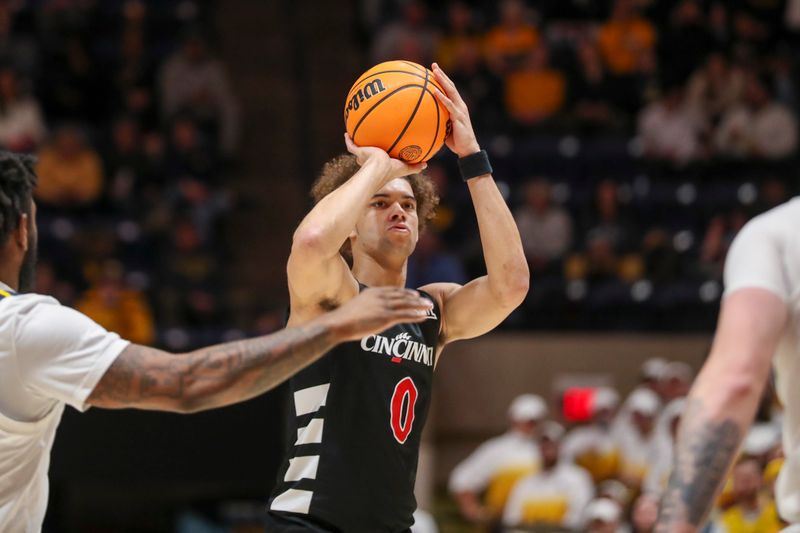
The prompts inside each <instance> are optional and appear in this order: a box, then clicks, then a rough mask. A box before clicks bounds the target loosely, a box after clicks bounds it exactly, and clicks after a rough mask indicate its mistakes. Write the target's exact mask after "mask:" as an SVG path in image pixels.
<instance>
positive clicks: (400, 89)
mask: <svg viewBox="0 0 800 533" xmlns="http://www.w3.org/2000/svg"><path fill="white" fill-rule="evenodd" d="M434 86H435V87H437V88H438V89H439V90H440V91H441V90H442V88H441V86H439V84H438V83H436V81H435V80H434V79H433V72H431V71H430V70H428V69H426V68H425V67H423V66H421V65H417V64H416V63H412V62H410V61H387V62H385V63H380V64H379V65H375V66H374V67H372V68H371V69H369V70H368V71H366V72H365V73H364V74H362V75H361V77H359V78H358V80H357V81H356V82H355V83H354V84H353V87H352V88H351V89H350V92H349V93H348V94H347V101H346V102H345V105H344V123H345V128H346V129H347V133H349V134H350V137H351V138H352V139H353V142H354V143H356V144H357V145H359V146H377V147H378V148H382V149H384V150H386V151H387V152H388V153H389V155H390V156H392V157H394V158H397V159H402V160H403V161H406V162H408V163H421V162H423V161H427V160H428V159H430V158H431V157H433V156H434V155H436V152H438V151H439V149H440V148H441V147H442V144H444V140H445V137H447V134H448V133H449V131H450V114H449V113H448V112H447V109H446V108H445V107H444V106H443V105H442V104H441V103H440V102H439V100H437V99H436V96H434V94H433V87H434ZM442 92H444V91H442Z"/></svg>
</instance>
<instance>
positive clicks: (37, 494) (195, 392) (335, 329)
mask: <svg viewBox="0 0 800 533" xmlns="http://www.w3.org/2000/svg"><path fill="white" fill-rule="evenodd" d="M35 181H36V178H35V175H34V172H33V166H32V161H31V159H30V158H26V157H23V156H16V155H11V154H7V153H6V154H0V531H15V532H17V531H20V532H25V533H29V532H35V531H40V530H41V526H42V520H43V518H44V513H45V508H46V507H47V495H48V489H47V469H48V465H49V461H50V448H51V447H52V444H53V439H54V437H55V431H56V427H57V426H58V423H59V421H60V419H61V414H62V412H63V410H64V406H65V404H69V405H71V406H73V407H75V408H76V409H79V410H81V411H83V410H85V409H87V408H88V407H90V406H98V407H107V408H114V409H116V408H124V407H135V408H139V409H153V410H161V411H175V412H181V413H189V412H194V411H200V410H204V409H212V408H214V407H220V406H223V405H228V404H232V403H235V402H239V401H243V400H246V399H248V398H252V397H254V396H257V395H259V394H261V393H262V392H264V391H266V390H268V389H270V388H271V387H273V386H275V385H277V384H278V383H280V382H281V381H283V380H284V379H286V378H287V377H289V375H291V374H292V373H293V372H296V371H297V370H299V369H300V368H302V367H303V366H305V365H307V364H309V363H311V362H312V361H314V360H315V359H317V358H318V357H319V356H320V355H321V354H323V353H324V352H326V351H327V350H329V349H330V348H332V347H333V346H335V345H336V344H337V343H338V342H341V341H346V340H351V339H358V338H361V337H363V336H364V335H368V334H370V333H376V332H378V331H381V330H383V329H385V328H386V327H389V326H391V325H392V324H396V323H398V322H403V323H408V322H419V321H421V320H424V319H425V316H426V315H427V313H428V312H429V310H430V309H431V306H430V304H429V302H428V301H426V300H424V299H423V298H421V297H420V296H419V295H417V294H413V291H405V290H401V289H397V288H384V289H374V290H371V291H369V292H367V291H365V292H364V293H362V294H361V295H360V296H359V297H358V298H357V299H354V300H352V301H350V302H348V303H346V304H345V305H342V306H341V307H340V308H339V309H337V310H335V311H333V312H331V313H328V314H325V315H323V314H320V315H319V316H318V317H316V318H315V319H314V320H311V321H308V322H305V323H304V324H303V325H302V326H299V327H293V328H288V329H285V330H283V331H280V332H278V333H275V334H272V335H267V336H264V337H259V338H255V339H251V340H243V341H237V342H231V343H227V344H221V345H218V346H212V347H210V348H203V349H200V350H196V351H194V352H190V353H183V354H170V353H166V352H162V351H160V350H156V349H154V348H148V347H145V346H137V345H134V344H131V343H129V342H127V341H125V340H123V339H121V338H120V337H119V336H118V335H116V334H114V333H109V332H107V331H105V330H104V329H103V328H101V327H100V326H98V325H97V324H96V323H94V322H92V321H91V320H90V319H89V318H87V317H86V316H84V315H82V314H80V313H78V312H77V311H74V310H72V309H69V308H67V307H62V306H60V305H59V304H58V302H57V301H56V300H54V299H53V298H49V297H47V296H41V295H38V294H32V293H28V294H21V293H24V292H27V291H28V290H29V289H30V288H31V282H32V279H33V271H34V264H35V258H36V235H37V231H36V222H35V218H36V206H35V205H34V203H33V201H32V199H31V192H32V190H33V187H34V185H35ZM18 291H19V293H18Z"/></svg>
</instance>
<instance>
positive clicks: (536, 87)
mask: <svg viewBox="0 0 800 533" xmlns="http://www.w3.org/2000/svg"><path fill="white" fill-rule="evenodd" d="M566 87H567V83H566V80H565V79H564V75H563V74H561V72H559V71H558V70H555V69H553V68H551V67H550V54H549V52H548V50H547V48H546V47H545V46H544V45H542V46H538V47H536V48H534V49H533V50H532V51H531V52H530V53H529V54H528V57H527V58H526V61H525V64H524V67H523V68H522V69H520V70H518V71H515V72H513V73H512V74H510V75H509V76H508V78H507V79H506V108H507V110H508V114H509V116H511V118H513V119H514V120H515V121H517V122H518V123H520V124H523V125H526V126H532V125H536V124H539V123H541V122H543V121H545V120H548V119H550V118H552V117H553V116H554V115H555V114H556V113H558V112H559V111H560V110H561V108H562V107H563V106H564V100H565V98H566Z"/></svg>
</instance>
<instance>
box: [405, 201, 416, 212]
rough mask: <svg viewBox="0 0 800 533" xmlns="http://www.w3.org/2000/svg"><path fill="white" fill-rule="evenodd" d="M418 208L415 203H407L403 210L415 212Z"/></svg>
mask: <svg viewBox="0 0 800 533" xmlns="http://www.w3.org/2000/svg"><path fill="white" fill-rule="evenodd" d="M416 208H417V206H416V204H414V202H406V203H405V204H403V209H408V210H409V211H414V210H415V209H416Z"/></svg>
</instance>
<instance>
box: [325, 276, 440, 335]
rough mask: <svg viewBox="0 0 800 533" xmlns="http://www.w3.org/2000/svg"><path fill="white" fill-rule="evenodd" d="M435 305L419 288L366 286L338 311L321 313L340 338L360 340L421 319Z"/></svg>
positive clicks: (423, 318)
mask: <svg viewBox="0 0 800 533" xmlns="http://www.w3.org/2000/svg"><path fill="white" fill-rule="evenodd" d="M431 309H433V304H432V303H431V301H430V300H428V299H426V298H423V297H422V296H420V294H419V293H418V292H417V291H413V290H410V289H401V288H399V287H377V288H371V289H366V290H364V291H362V292H361V293H360V294H359V295H358V296H356V297H355V298H353V299H352V300H350V301H349V302H347V303H345V304H344V305H342V306H341V307H339V308H338V309H336V310H335V311H332V312H330V313H328V314H326V315H323V316H322V317H320V320H322V321H323V322H326V323H328V324H330V325H331V326H332V329H333V331H334V335H336V338H337V340H341V341H348V340H358V339H361V338H362V337H366V336H367V335H371V334H373V333H378V332H381V331H383V330H385V329H387V328H389V327H391V326H394V325H395V324H399V323H401V322H422V321H423V320H425V318H426V317H427V316H428V311H430V310H431Z"/></svg>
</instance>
